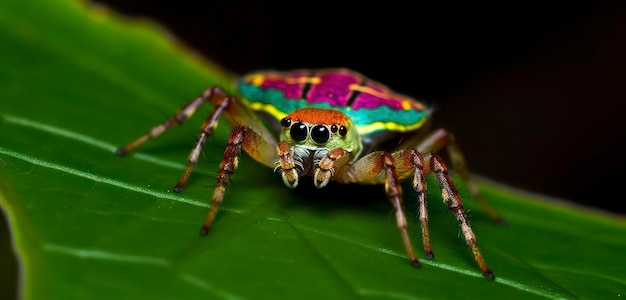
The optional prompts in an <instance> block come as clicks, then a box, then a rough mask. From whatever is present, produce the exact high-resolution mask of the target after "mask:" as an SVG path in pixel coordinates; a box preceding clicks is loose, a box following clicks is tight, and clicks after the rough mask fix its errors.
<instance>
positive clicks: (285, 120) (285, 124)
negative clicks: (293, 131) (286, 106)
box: [280, 118, 291, 128]
mask: <svg viewBox="0 0 626 300" xmlns="http://www.w3.org/2000/svg"><path fill="white" fill-rule="evenodd" d="M280 125H282V126H283V127H285V128H286V127H289V126H290V125H291V119H289V118H283V119H282V120H280Z"/></svg>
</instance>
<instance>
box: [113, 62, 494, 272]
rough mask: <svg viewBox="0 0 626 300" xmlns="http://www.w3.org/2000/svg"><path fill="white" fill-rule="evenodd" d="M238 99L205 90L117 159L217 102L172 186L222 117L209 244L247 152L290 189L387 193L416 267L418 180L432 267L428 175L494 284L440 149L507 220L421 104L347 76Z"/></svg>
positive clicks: (250, 80)
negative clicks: (405, 193) (412, 219)
mask: <svg viewBox="0 0 626 300" xmlns="http://www.w3.org/2000/svg"><path fill="white" fill-rule="evenodd" d="M238 90H239V93H240V94H241V97H237V96H235V95H231V94H228V93H227V92H225V91H224V90H223V89H222V88H220V87H217V86H212V87H209V88H207V89H206V90H204V91H203V92H202V93H201V94H200V95H199V96H198V97H196V98H194V99H192V100H191V101H189V102H188V103H187V104H185V105H184V106H183V107H181V108H180V109H179V110H178V111H177V112H176V113H175V114H174V115H173V116H172V117H170V118H169V119H168V120H166V121H165V122H163V123H161V124H159V125H158V126H156V127H154V128H152V130H150V132H148V133H147V134H144V135H142V136H140V137H139V138H137V139H136V140H134V141H133V142H131V143H129V144H127V145H125V146H124V147H122V148H120V149H119V150H117V152H116V154H117V155H120V156H122V155H124V154H126V153H128V152H130V151H132V150H133V149H135V148H136V147H137V146H139V145H140V144H142V143H144V142H145V141H147V140H148V139H151V138H155V137H157V136H158V135H160V134H161V133H162V132H164V131H165V130H167V129H169V128H171V127H174V126H176V125H179V124H181V123H183V122H185V121H186V120H187V119H189V118H190V117H191V115H193V113H194V112H195V111H196V110H197V108H198V107H199V106H201V105H202V104H204V103H207V102H210V103H211V104H213V106H214V110H213V111H212V113H211V114H210V115H209V116H208V118H207V119H206V121H205V122H204V124H203V125H202V128H201V131H200V134H199V135H198V138H197V141H196V142H195V145H194V147H193V149H192V151H191V153H190V154H189V158H188V161H187V165H186V167H185V169H184V171H183V174H182V176H181V177H180V179H179V180H178V183H177V184H176V186H175V187H174V191H175V192H181V191H182V190H183V188H184V186H185V183H186V182H187V179H188V178H189V175H190V173H191V170H192V168H193V166H194V165H195V164H196V162H197V161H198V156H199V155H200V151H201V149H202V147H203V145H204V143H205V142H206V140H207V139H208V138H209V137H210V136H211V135H212V134H213V132H214V130H215V129H216V127H217V125H218V121H219V120H220V119H221V117H225V118H226V119H227V120H228V121H229V122H230V123H231V124H236V126H234V128H233V129H232V131H231V133H230V136H229V138H228V145H227V146H226V149H225V151H224V155H223V158H222V160H221V162H220V166H219V172H218V175H217V185H216V187H215V190H214V192H213V197H212V199H211V207H210V209H209V212H208V214H207V217H206V219H205V221H204V224H203V225H202V228H201V231H200V233H201V234H202V235H206V234H207V233H208V232H209V230H210V229H211V227H212V225H213V221H214V220H215V216H216V214H217V212H218V209H219V206H220V204H221V203H222V200H223V199H224V191H225V186H226V184H227V183H228V181H229V179H230V177H231V176H232V175H233V174H234V173H235V170H236V169H237V165H238V157H239V154H240V152H241V150H243V151H245V152H246V153H247V154H248V155H249V156H250V157H252V158H253V159H254V160H256V161H258V162H259V163H261V164H263V165H265V166H267V167H270V168H274V169H275V170H276V171H277V172H278V173H280V176H281V177H282V180H283V182H284V183H285V185H286V186H287V187H289V188H292V189H293V188H296V187H297V186H298V183H299V180H300V178H301V177H303V176H310V177H312V179H313V184H314V185H315V186H316V187H317V188H323V187H325V186H326V185H327V184H328V183H329V182H330V181H336V182H338V183H340V184H349V183H355V184H368V185H372V184H384V186H385V193H386V196H387V198H388V200H389V201H390V202H391V204H392V205H393V208H394V211H395V218H396V221H397V226H398V228H399V229H400V232H401V235H402V240H403V243H404V246H405V248H406V251H407V254H408V258H409V260H410V262H411V263H412V264H413V265H414V266H415V267H419V266H420V263H419V260H418V258H417V256H416V255H415V253H414V251H413V246H412V244H411V240H410V237H409V234H408V230H407V220H406V216H405V213H404V209H403V203H402V188H401V185H400V181H401V180H402V179H406V178H412V187H413V190H414V191H415V193H416V194H417V199H418V203H419V220H420V223H421V229H422V241H423V244H424V250H425V253H426V257H427V258H428V259H434V254H433V251H432V248H431V245H430V236H429V230H428V211H427V201H426V181H425V179H424V176H425V174H427V173H434V175H435V177H436V179H437V181H438V183H439V187H440V189H441V194H442V197H443V200H444V202H445V203H446V204H447V206H448V209H449V210H450V211H451V212H452V213H453V214H454V216H455V217H456V219H457V220H458V222H459V224H460V228H461V233H462V234H463V237H464V238H465V241H466V242H467V244H468V245H469V247H470V249H471V251H472V254H473V256H474V259H475V261H476V263H477V264H478V267H479V268H480V270H481V271H482V274H483V275H484V276H485V277H487V278H489V279H494V278H495V276H494V274H493V273H492V272H491V270H490V269H489V268H488V266H487V263H486V262H485V259H484V258H483V255H482V253H481V251H480V249H479V248H478V244H477V241H476V236H475V235H474V232H473V230H472V227H471V226H470V223H469V220H468V217H467V214H466V212H465V209H464V208H463V202H462V201H461V197H460V196H459V194H458V192H457V190H456V188H455V186H454V183H453V182H452V179H451V178H450V176H449V175H448V167H447V166H446V164H445V162H444V160H443V159H442V158H441V157H440V156H439V155H438V154H436V152H437V151H438V150H441V149H442V148H445V149H446V150H447V151H448V154H449V156H450V159H451V163H452V165H453V166H454V167H455V169H456V170H457V171H458V172H459V173H460V175H461V177H462V179H463V180H464V181H465V182H466V184H467V186H468V188H469V190H470V192H471V193H472V194H473V195H474V197H475V198H476V199H478V200H479V202H480V203H481V204H482V206H483V207H484V208H485V210H486V212H487V213H488V215H489V216H490V218H492V219H494V220H496V221H500V220H501V218H500V216H499V215H498V214H497V213H496V212H495V210H493V209H492V208H491V207H490V206H489V205H488V204H487V202H486V201H485V199H484V198H483V197H482V196H481V195H480V193H479V191H478V189H477V187H476V186H475V185H474V184H473V183H472V181H471V180H470V177H469V172H468V170H467V167H466V164H465V159H464V158H463V155H462V154H461V152H460V150H459V148H458V146H457V144H456V143H455V141H454V137H453V135H452V134H451V133H450V132H448V131H446V130H444V129H436V130H432V131H431V130H429V124H430V120H431V118H430V116H431V110H429V109H428V108H427V107H426V106H425V105H424V104H422V103H420V102H418V101H416V100H414V99H412V98H409V97H407V96H404V95H400V94H397V93H394V92H392V91H391V90H389V89H388V88H387V87H385V86H384V85H382V84H380V83H377V82H375V81H373V80H370V79H368V78H366V77H364V76H363V75H361V74H359V73H357V72H354V71H350V70H347V69H325V70H296V71H291V72H277V71H264V72H255V73H252V74H249V75H247V76H244V77H243V78H242V79H241V80H240V81H239V84H238ZM277 137H278V139H277ZM379 149H391V150H385V151H383V150H379Z"/></svg>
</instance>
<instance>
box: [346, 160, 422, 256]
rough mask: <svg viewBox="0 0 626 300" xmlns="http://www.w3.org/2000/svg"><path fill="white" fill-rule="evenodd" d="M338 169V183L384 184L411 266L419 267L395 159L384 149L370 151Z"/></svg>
mask: <svg viewBox="0 0 626 300" xmlns="http://www.w3.org/2000/svg"><path fill="white" fill-rule="evenodd" d="M338 171H339V174H337V176H336V180H337V181H338V182H339V183H360V184H380V183H384V184H385V193H386V194H387V198H388V199H389V202H391V204H392V205H393V208H394V210H395V215H396V222H397V226H398V229H400V233H401V234H402V240H403V242H404V247H405V248H406V251H407V254H408V257H409V261H410V262H411V264H413V266H415V267H419V266H420V263H419V260H418V259H417V257H416V256H415V253H414V252H413V245H412V243H411V239H410V238H409V233H408V230H407V224H408V223H407V221H406V215H405V214H404V207H403V204H402V187H401V186H400V178H399V177H398V173H397V172H396V161H395V160H394V158H393V157H392V155H391V154H389V153H388V152H384V151H376V152H372V153H370V154H368V155H366V156H364V157H362V158H361V159H359V160H358V161H356V162H355V163H353V164H351V165H349V166H345V167H343V168H341V169H339V170H338Z"/></svg>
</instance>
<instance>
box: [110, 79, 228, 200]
mask: <svg viewBox="0 0 626 300" xmlns="http://www.w3.org/2000/svg"><path fill="white" fill-rule="evenodd" d="M235 101H236V98H235V97H234V96H231V95H228V94H226V93H225V92H224V91H222V89H220V88H219V87H210V88H208V89H206V90H204V91H203V92H202V93H200V95H199V96H198V97H196V98H195V99H193V100H191V101H189V102H188V103H187V104H185V105H184V106H183V107H181V108H180V109H179V110H178V111H176V113H175V114H174V115H173V116H172V117H170V118H169V119H167V120H166V121H165V122H163V123H161V124H159V125H157V126H155V127H154V128H152V130H150V132H148V133H146V134H144V135H142V136H140V137H139V138H137V139H136V140H134V141H132V142H130V143H128V144H127V145H125V146H124V147H122V148H120V149H118V150H117V151H116V152H115V154H117V155H119V156H123V155H125V154H127V153H128V152H130V151H132V150H134V149H135V148H137V147H138V146H139V145H141V144H143V143H144V142H146V141H147V140H149V139H152V138H155V137H157V136H159V135H160V134H161V133H163V132H164V131H165V130H167V129H170V128H172V127H175V126H177V125H180V124H182V123H184V122H185V121H187V120H188V119H189V118H190V117H191V116H192V115H193V114H194V112H196V110H197V109H198V107H200V105H202V104H204V103H206V102H212V103H213V104H214V105H215V108H214V110H213V112H212V113H211V114H210V115H209V117H208V118H207V119H206V121H205V122H204V124H202V127H201V130H200V134H199V135H198V138H197V140H196V143H195V144H194V147H193V149H192V151H191V153H190V154H189V158H188V160H187V165H186V167H185V170H184V171H183V174H182V175H181V177H180V179H179V180H178V182H177V183H176V186H175V187H174V191H175V192H181V191H182V190H183V188H184V186H185V184H186V183H187V180H188V179H189V174H191V169H192V168H193V166H194V165H195V164H196V162H197V161H198V157H199V156H200V151H201V150H202V147H203V146H204V143H205V142H206V140H207V139H208V138H209V137H210V136H212V135H213V132H214V131H215V128H216V127H217V124H218V121H219V120H220V118H221V116H222V114H223V113H224V112H225V111H226V110H227V109H228V108H229V107H230V106H231V105H232V104H233V103H234V102H235Z"/></svg>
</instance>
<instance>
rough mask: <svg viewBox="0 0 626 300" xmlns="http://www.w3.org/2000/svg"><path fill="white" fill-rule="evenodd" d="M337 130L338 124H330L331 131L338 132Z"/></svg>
mask: <svg viewBox="0 0 626 300" xmlns="http://www.w3.org/2000/svg"><path fill="white" fill-rule="evenodd" d="M337 130H339V127H337V125H335V124H333V125H330V132H332V133H335V132H337Z"/></svg>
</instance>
